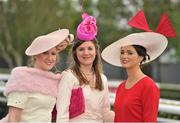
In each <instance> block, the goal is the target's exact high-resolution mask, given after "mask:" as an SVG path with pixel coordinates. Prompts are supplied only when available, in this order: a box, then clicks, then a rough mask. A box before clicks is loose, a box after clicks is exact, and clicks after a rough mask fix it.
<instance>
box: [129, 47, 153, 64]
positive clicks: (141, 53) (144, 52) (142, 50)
mask: <svg viewBox="0 0 180 123" xmlns="http://www.w3.org/2000/svg"><path fill="white" fill-rule="evenodd" d="M132 46H133V47H134V48H135V50H136V52H137V54H138V55H139V56H142V57H143V60H142V61H141V62H140V65H142V63H143V62H146V60H150V56H149V55H148V54H147V50H146V48H145V47H143V46H140V45H132Z"/></svg>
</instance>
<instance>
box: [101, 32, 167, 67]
mask: <svg viewBox="0 0 180 123" xmlns="http://www.w3.org/2000/svg"><path fill="white" fill-rule="evenodd" d="M167 44H168V40H167V38H166V37H165V36H163V35H161V34H159V33H155V32H142V33H133V34H130V35H128V36H126V37H124V38H122V39H119V40H118V41H116V42H114V43H112V44H111V45H109V46H108V47H106V48H105V49H104V50H103V51H102V54H101V55H102V58H103V59H104V60H105V61H106V62H108V63H109V64H112V65H114V66H118V67H121V66H122V65H121V63H120V47H123V46H128V45H140V46H143V47H144V48H146V50H147V54H148V55H149V56H150V60H147V61H146V62H144V63H148V62H150V61H153V60H154V59H156V58H157V57H158V56H160V55H161V54H162V52H163V51H164V50H165V49H166V47H167ZM144 63H143V64H144Z"/></svg>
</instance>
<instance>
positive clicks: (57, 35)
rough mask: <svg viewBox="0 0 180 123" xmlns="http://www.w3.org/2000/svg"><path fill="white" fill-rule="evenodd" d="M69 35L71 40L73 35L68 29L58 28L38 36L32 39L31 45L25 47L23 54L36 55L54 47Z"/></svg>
mask: <svg viewBox="0 0 180 123" xmlns="http://www.w3.org/2000/svg"><path fill="white" fill-rule="evenodd" d="M68 36H69V38H70V42H72V41H73V39H74V36H73V35H72V34H69V30H68V29H59V30H56V31H54V32H51V33H49V34H47V35H42V36H38V37H37V38H35V39H34V40H33V42H32V43H31V45H30V46H29V47H28V48H27V49H26V51H25V54H26V55H28V56H34V55H38V54H40V53H43V52H46V51H48V50H49V49H51V48H53V47H56V46H57V45H59V44H60V43H61V42H63V41H64V40H65V39H66V38H67V37H68Z"/></svg>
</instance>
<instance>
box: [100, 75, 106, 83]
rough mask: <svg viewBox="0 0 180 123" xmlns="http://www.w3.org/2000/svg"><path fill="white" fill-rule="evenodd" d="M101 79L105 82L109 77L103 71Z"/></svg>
mask: <svg viewBox="0 0 180 123" xmlns="http://www.w3.org/2000/svg"><path fill="white" fill-rule="evenodd" d="M101 79H102V81H103V82H107V77H106V75H104V74H103V73H101Z"/></svg>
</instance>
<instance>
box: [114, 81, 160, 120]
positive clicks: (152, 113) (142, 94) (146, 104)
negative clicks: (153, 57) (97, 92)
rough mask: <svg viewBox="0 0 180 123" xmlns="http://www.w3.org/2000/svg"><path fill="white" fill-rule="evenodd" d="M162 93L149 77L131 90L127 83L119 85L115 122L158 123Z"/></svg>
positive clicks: (115, 104)
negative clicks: (127, 87)
mask: <svg viewBox="0 0 180 123" xmlns="http://www.w3.org/2000/svg"><path fill="white" fill-rule="evenodd" d="M159 97H160V91H159V89H158V87H157V86H156V84H155V83H154V81H153V80H152V79H151V78H149V77H144V78H142V79H141V80H139V81H138V82H137V83H136V84H135V85H134V86H133V87H131V88H130V89H126V88H125V81H124V82H123V83H122V84H120V85H119V87H118V89H117V92H116V99H115V103H114V112H115V119H114V121H115V122H132V121H133V122H156V121H157V114H158V105H159Z"/></svg>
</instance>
